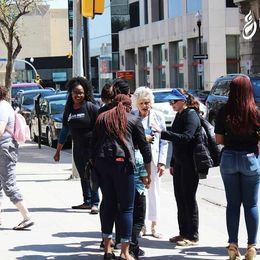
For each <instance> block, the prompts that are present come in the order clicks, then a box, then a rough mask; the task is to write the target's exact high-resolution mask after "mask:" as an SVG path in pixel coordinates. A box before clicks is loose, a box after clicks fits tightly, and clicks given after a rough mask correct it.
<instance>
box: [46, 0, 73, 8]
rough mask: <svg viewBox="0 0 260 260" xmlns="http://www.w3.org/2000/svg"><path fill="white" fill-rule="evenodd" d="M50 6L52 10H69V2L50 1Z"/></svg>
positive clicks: (62, 0) (64, 0)
mask: <svg viewBox="0 0 260 260" xmlns="http://www.w3.org/2000/svg"><path fill="white" fill-rule="evenodd" d="M48 4H49V5H50V6H51V8H68V1H67V0H50V1H48Z"/></svg>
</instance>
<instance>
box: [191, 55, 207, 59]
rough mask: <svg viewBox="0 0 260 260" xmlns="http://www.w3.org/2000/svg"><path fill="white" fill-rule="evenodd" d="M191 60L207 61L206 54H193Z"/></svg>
mask: <svg viewBox="0 0 260 260" xmlns="http://www.w3.org/2000/svg"><path fill="white" fill-rule="evenodd" d="M193 59H194V60H207V59H208V54H194V55H193Z"/></svg>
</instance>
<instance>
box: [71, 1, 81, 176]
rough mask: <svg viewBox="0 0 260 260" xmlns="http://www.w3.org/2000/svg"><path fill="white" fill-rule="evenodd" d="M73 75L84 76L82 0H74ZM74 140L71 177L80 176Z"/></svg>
mask: <svg viewBox="0 0 260 260" xmlns="http://www.w3.org/2000/svg"><path fill="white" fill-rule="evenodd" d="M72 49H73V50H72V53H73V56H72V75H73V77H78V76H83V66H82V16H81V12H80V0H74V1H73V40H72ZM73 149H74V146H73V142H72V174H71V178H72V179H74V178H78V177H79V173H78V171H77V168H76V166H75V163H74V159H73Z"/></svg>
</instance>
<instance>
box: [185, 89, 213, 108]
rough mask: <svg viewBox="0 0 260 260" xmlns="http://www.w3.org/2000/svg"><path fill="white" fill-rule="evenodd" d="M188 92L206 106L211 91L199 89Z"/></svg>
mask: <svg viewBox="0 0 260 260" xmlns="http://www.w3.org/2000/svg"><path fill="white" fill-rule="evenodd" d="M188 92H189V93H190V94H191V95H193V96H194V97H196V98H197V99H198V100H199V101H200V102H202V103H203V104H204V105H205V103H206V100H207V97H208V95H209V92H210V91H208V90H198V89H189V90H188Z"/></svg>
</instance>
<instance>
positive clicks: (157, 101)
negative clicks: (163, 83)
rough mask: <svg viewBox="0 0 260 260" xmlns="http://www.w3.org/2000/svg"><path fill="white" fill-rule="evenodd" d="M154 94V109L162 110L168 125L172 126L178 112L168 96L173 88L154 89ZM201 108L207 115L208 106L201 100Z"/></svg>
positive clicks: (204, 114) (168, 126)
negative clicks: (173, 107)
mask: <svg viewBox="0 0 260 260" xmlns="http://www.w3.org/2000/svg"><path fill="white" fill-rule="evenodd" d="M152 91H153V94H154V104H153V109H155V110H158V111H161V112H162V113H163V114H164V116H165V123H166V127H167V128H170V127H171V125H172V123H173V120H174V117H175V115H176V112H175V111H173V109H172V107H171V106H170V104H169V100H167V99H166V97H167V96H168V95H169V94H170V93H171V91H172V89H171V88H162V89H152ZM200 110H201V111H202V112H203V116H204V117H205V116H206V114H207V111H206V110H207V108H206V106H205V105H204V104H203V103H202V102H200Z"/></svg>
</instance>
